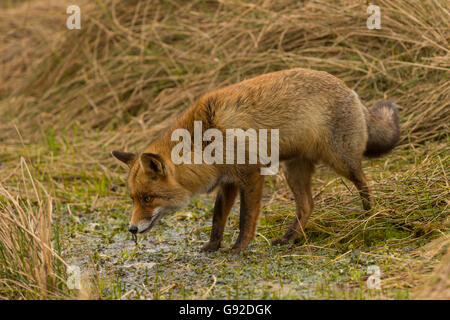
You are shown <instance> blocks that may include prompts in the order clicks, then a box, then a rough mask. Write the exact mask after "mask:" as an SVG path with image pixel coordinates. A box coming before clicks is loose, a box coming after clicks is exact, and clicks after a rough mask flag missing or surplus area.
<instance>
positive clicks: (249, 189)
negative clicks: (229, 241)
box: [226, 171, 264, 254]
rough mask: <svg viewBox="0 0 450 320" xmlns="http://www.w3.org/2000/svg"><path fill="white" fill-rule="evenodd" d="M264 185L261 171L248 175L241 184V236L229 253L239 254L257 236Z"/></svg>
mask: <svg viewBox="0 0 450 320" xmlns="http://www.w3.org/2000/svg"><path fill="white" fill-rule="evenodd" d="M263 186H264V176H261V175H260V174H259V171H258V172H256V173H254V174H252V175H250V176H249V177H247V179H246V182H245V184H244V185H243V186H241V190H240V191H241V193H240V195H241V208H240V215H239V229H240V232H239V237H238V239H237V240H236V243H235V244H234V246H233V247H232V248H231V249H228V250H226V252H228V253H234V254H238V253H240V252H241V251H242V250H244V249H245V248H247V246H248V245H249V243H250V241H252V239H253V237H254V236H255V231H256V225H257V223H258V216H259V212H260V210H261V197H262V192H263Z"/></svg>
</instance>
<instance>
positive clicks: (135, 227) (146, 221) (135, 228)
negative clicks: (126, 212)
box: [128, 208, 164, 234]
mask: <svg viewBox="0 0 450 320" xmlns="http://www.w3.org/2000/svg"><path fill="white" fill-rule="evenodd" d="M163 215H164V214H163V211H162V210H161V208H156V209H155V210H154V211H153V214H152V215H151V216H149V217H145V218H142V219H140V220H138V221H135V219H133V218H134V217H132V219H131V223H130V225H129V226H128V231H130V232H131V233H132V234H137V233H146V232H148V231H149V230H150V229H151V228H152V227H153V226H154V225H155V223H156V222H158V221H159V220H160V219H161V218H162V216H163Z"/></svg>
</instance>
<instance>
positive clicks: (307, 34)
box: [0, 0, 450, 298]
mask: <svg viewBox="0 0 450 320" xmlns="http://www.w3.org/2000/svg"><path fill="white" fill-rule="evenodd" d="M21 2H22V1H21ZM69 4H72V3H71V1H59V0H58V1H57V0H30V1H23V3H22V4H21V3H19V2H18V1H11V2H8V5H6V6H4V7H6V8H7V9H0V84H1V85H0V132H1V134H0V184H1V186H2V189H1V190H2V191H1V195H0V204H1V206H2V209H1V210H2V211H1V215H2V217H5V219H6V218H7V219H9V220H2V221H3V222H2V221H0V237H3V238H2V244H1V245H0V248H1V249H2V250H6V251H5V252H7V253H8V257H10V259H12V260H11V264H7V265H5V266H6V267H5V268H4V269H1V270H8V272H9V273H8V275H9V276H6V277H5V276H2V277H1V281H2V282H1V284H0V296H3V297H8V295H9V297H18V298H30V297H57V296H59V295H60V294H61V295H64V294H65V293H63V292H66V291H65V290H64V288H63V287H61V285H62V284H61V282H60V280H61V279H59V278H58V277H61V276H62V275H64V273H60V272H59V271H58V270H59V269H58V268H60V266H59V267H58V264H60V263H62V264H63V262H62V261H61V260H59V258H57V256H55V254H54V250H53V249H51V248H52V247H51V243H50V238H52V236H51V235H50V218H49V217H50V215H51V213H53V214H54V215H56V216H58V215H59V214H60V213H61V212H65V210H70V207H72V208H74V209H73V210H76V208H78V209H79V210H85V211H86V212H87V213H93V212H97V211H101V212H107V211H108V210H111V209H113V208H121V209H124V210H126V209H127V208H128V205H129V203H128V202H127V201H126V199H122V198H121V197H122V195H123V192H124V190H123V189H122V187H123V171H121V170H120V169H118V168H117V166H116V164H115V162H114V161H113V160H112V159H111V157H110V156H109V152H110V151H111V150H113V149H120V148H124V149H128V150H141V149H142V148H143V147H144V146H145V145H146V144H147V143H148V142H149V141H150V139H151V137H153V136H155V135H156V134H157V133H158V132H160V131H161V130H162V129H164V128H165V127H166V126H167V125H168V124H169V123H170V122H171V121H172V120H173V118H174V116H175V115H176V114H177V113H179V112H180V111H182V110H184V109H185V108H186V107H188V106H189V105H190V104H191V103H192V102H193V101H194V100H195V99H196V98H197V97H199V96H200V95H201V94H202V93H204V92H206V91H208V90H211V89H214V88H217V87H221V86H225V85H228V84H231V83H235V82H237V81H240V80H242V79H245V78H249V77H251V76H254V75H257V74H261V73H265V72H270V71H275V70H281V69H286V68H292V67H304V68H313V69H319V70H325V71H328V72H330V73H332V74H333V75H335V76H337V77H339V78H341V79H342V80H344V81H345V82H346V83H347V84H348V85H349V86H350V87H351V88H353V89H355V90H356V91H357V92H358V94H359V95H360V96H361V98H362V100H363V101H364V102H365V103H366V105H367V106H371V105H372V104H373V103H374V102H375V101H377V100H379V99H384V98H389V99H392V100H394V101H396V102H397V103H398V104H399V105H400V106H401V107H402V109H401V127H402V141H401V145H400V146H399V147H397V149H396V151H395V152H394V154H392V155H390V156H389V157H387V158H386V160H380V161H378V162H377V161H375V162H370V164H371V165H373V167H371V168H372V169H369V170H368V171H369V172H368V175H369V177H370V179H371V181H373V184H374V189H375V193H376V198H377V199H382V200H380V201H379V203H378V204H377V207H376V208H375V209H374V210H372V211H371V212H369V213H367V214H366V215H364V216H360V215H359V214H358V213H359V211H358V213H354V212H353V211H352V210H351V209H349V208H351V207H352V206H354V202H355V196H348V195H347V196H345V194H346V193H348V190H346V187H345V186H344V185H343V184H342V183H341V180H339V179H334V180H331V181H330V180H329V175H326V176H323V177H320V176H319V178H318V180H317V182H318V183H316V184H317V185H319V184H320V187H319V188H318V190H317V191H316V213H315V216H314V215H313V219H312V221H311V224H310V226H309V227H308V228H307V230H306V231H307V235H308V240H307V241H306V242H305V243H303V244H302V245H304V246H305V250H306V249H307V248H308V247H309V246H310V245H311V246H321V247H324V248H327V250H328V249H330V250H335V251H338V252H340V253H339V254H338V255H337V256H336V257H335V260H336V261H339V259H340V257H341V256H342V257H345V256H346V254H348V252H350V251H351V250H352V248H353V247H359V246H365V245H367V244H368V243H369V244H371V245H374V244H375V245H377V243H378V242H377V241H378V240H380V239H381V238H383V237H388V234H387V232H385V233H383V232H382V231H386V230H391V229H392V230H394V231H393V232H394V234H395V236H393V237H392V239H388V240H387V244H386V245H388V246H389V249H386V252H387V251H389V250H391V249H392V248H395V249H398V248H400V249H401V248H403V247H405V246H408V245H411V244H414V245H423V244H426V243H431V241H432V240H433V239H435V238H437V237H439V236H441V237H448V229H449V225H448V223H449V220H448V205H449V202H448V197H449V185H448V175H449V168H450V164H449V160H450V159H449V148H448V142H449V140H448V132H449V127H448V125H449V123H450V81H449V74H450V73H449V71H450V46H449V41H450V13H449V12H450V8H449V5H448V1H445V0H436V1H432V0H425V1H422V0H412V1H396V0H381V1H378V2H377V5H379V6H380V8H381V14H382V21H381V23H382V29H381V30H368V29H367V28H366V19H367V16H368V14H366V4H364V3H361V2H360V1H351V0H340V1H334V2H330V1H325V0H317V1H287V0H282V1H255V2H251V1H200V0H194V1H182V0H170V1H144V0H133V1H118V0H116V1H114V0H104V1H103V0H99V1H96V2H93V1H87V0H86V1H81V2H79V6H80V7H81V11H82V29H81V30H80V31H76V30H73V31H71V30H67V29H66V28H65V19H66V17H67V15H66V13H65V10H66V7H67V5H69ZM17 131H19V132H20V135H19V134H17ZM21 157H25V158H26V159H27V161H28V163H30V164H31V165H32V166H33V168H34V169H33V170H35V174H33V176H34V177H35V179H36V180H37V181H40V183H42V186H38V185H40V183H38V182H37V181H36V180H33V181H35V185H36V188H37V189H38V190H48V195H47V193H45V192H44V193H43V194H44V195H45V196H42V197H41V196H40V195H38V194H41V192H42V191H38V192H37V193H36V192H35V191H33V190H31V191H32V192H30V191H29V193H27V194H24V193H23V190H25V189H23V188H24V186H23V185H21V184H22V180H23V177H24V176H26V177H27V179H31V177H29V176H28V174H27V173H26V171H25V175H24V174H23V173H22V168H24V167H23V166H24V162H23V161H22V160H21ZM369 167H370V166H369ZM29 181H31V180H29ZM277 182H279V183H281V182H282V179H281V178H280V177H278V178H277ZM112 185H114V186H112ZM117 185H118V186H119V188H118V187H117ZM28 187H29V185H28ZM41 188H42V189H41ZM350 188H351V187H350ZM114 190H115V191H114ZM351 190H352V189H351ZM274 191H275V192H274V194H273V195H272V196H271V197H272V199H271V200H270V202H269V204H270V205H269V206H268V208H269V209H267V210H268V212H269V213H270V217H269V218H268V219H267V223H266V224H263V225H262V226H261V227H260V231H261V233H262V234H264V235H266V236H267V237H269V236H271V235H272V234H273V233H276V232H280V230H281V229H280V228H281V227H280V226H279V224H278V222H280V220H281V219H286V216H285V215H284V216H282V215H281V214H278V213H277V211H278V207H277V206H279V205H280V204H283V203H284V202H285V201H284V200H283V199H285V200H286V199H288V201H287V202H288V203H291V202H292V201H291V200H289V199H290V198H289V195H288V194H287V193H286V190H285V189H284V188H282V187H280V186H279V184H277V186H276V187H275V188H274ZM343 194H344V196H342V195H343ZM18 195H20V198H19V200H18V198H17V196H18ZM49 197H50V198H51V199H52V200H51V201H50V200H49V199H50V198H49ZM336 199H338V200H339V205H336ZM51 203H54V208H53V209H52V210H53V211H51V209H50V207H49V205H50V204H51ZM271 205H275V207H276V208H275V209H274V208H272V207H270V206H271ZM67 208H69V209H67ZM80 208H83V209H80ZM291 209H292V208H290V209H289V211H292V210H291ZM349 210H350V212H351V214H350V215H343V212H347V211H349ZM282 213H283V212H282ZM284 213H285V212H284ZM289 219H290V218H289ZM4 221H15V222H14V223H13V224H9V223H6V224H5V222H4ZM283 221H284V220H283ZM275 222H276V223H275ZM18 223H20V224H18ZM286 223H288V222H287V220H286ZM286 223H285V224H286ZM5 228H6V229H5ZM8 228H9V229H8ZM11 228H12V229H11ZM4 230H8V232H7V233H4V232H3V231H4ZM10 231H13V233H11V235H12V238H11V239H10V238H8V239H9V240H3V239H6V238H4V237H6V235H8V237H10ZM2 232H3V233H2ZM401 232H404V235H405V237H403V236H402V237H401V238H398V237H397V235H398V234H399V233H401ZM402 234H403V233H402ZM21 237H25V238H24V239H26V241H27V242H26V243H27V244H28V243H29V245H30V246H31V247H33V248H36V249H35V250H33V251H32V252H28V251H24V250H23V247H21V246H19V242H17V241H18V239H22V238H21ZM53 237H54V235H53ZM3 241H9V242H5V244H3ZM6 243H8V245H6ZM350 246H352V248H350ZM373 250H375V251H373V252H372V251H369V253H368V254H369V255H373V256H377V255H379V254H381V253H380V252H384V251H383V250H381V249H373ZM380 250H381V251H380ZM420 252H421V251H417V253H414V254H412V255H408V254H405V255H404V256H402V257H400V258H397V259H398V260H394V261H393V262H392V264H393V266H392V270H393V271H392V274H391V275H389V277H387V278H386V279H385V280H386V281H385V285H386V287H388V288H395V287H402V288H405V287H413V288H414V287H416V286H418V285H420V284H423V282H424V277H423V274H427V273H429V272H430V271H431V269H432V267H433V266H434V265H435V264H436V263H437V260H439V259H440V255H438V256H436V257H437V258H432V257H431V258H430V257H428V256H424V255H423V254H421V253H420ZM14 253H17V254H16V256H14ZM447 256H448V254H447ZM22 257H26V259H25V260H23V261H22ZM433 257H434V256H433ZM445 259H447V258H443V261H444V262H443V263H445V261H446V260H445ZM3 260H4V261H6V260H5V259H3ZM3 260H2V259H1V258H0V261H3ZM8 261H9V260H8ZM21 261H22V262H21ZM58 261H59V262H58ZM395 261H396V262H395ZM8 263H9V262H8ZM14 263H17V264H14ZM55 263H56V264H55ZM34 264H36V266H40V267H39V268H34V269H32V270H31V269H30V266H33V265H34ZM15 265H18V266H19V268H18V269H17V270H16V271H14V270H15V269H11V268H12V266H15ZM8 266H9V267H8ZM406 266H409V267H406ZM8 268H9V269H8ZM55 268H56V269H55ZM442 268H443V269H437V270H438V271H436V272H437V273H438V272H440V271H439V270H444V271H445V265H444V266H443V267H442ZM13 271H14V272H13ZM2 272H3V271H2ZM11 279H12V280H11ZM16 279H17V281H16ZM14 281H16V282H14ZM8 288H9V289H8ZM55 288H56V291H55ZM424 290H425V289H424ZM441 297H442V296H441Z"/></svg>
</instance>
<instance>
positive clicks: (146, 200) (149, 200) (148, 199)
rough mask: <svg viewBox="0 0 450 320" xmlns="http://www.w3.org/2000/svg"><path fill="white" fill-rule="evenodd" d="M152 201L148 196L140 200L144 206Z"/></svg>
mask: <svg viewBox="0 0 450 320" xmlns="http://www.w3.org/2000/svg"><path fill="white" fill-rule="evenodd" d="M152 200H153V198H152V197H150V196H146V197H144V198H142V202H144V203H146V204H147V203H150V202H151V201H152Z"/></svg>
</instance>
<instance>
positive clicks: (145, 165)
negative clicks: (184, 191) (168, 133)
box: [139, 153, 166, 177]
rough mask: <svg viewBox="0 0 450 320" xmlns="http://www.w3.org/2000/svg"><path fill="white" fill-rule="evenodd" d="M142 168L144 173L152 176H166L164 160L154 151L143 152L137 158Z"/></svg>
mask: <svg viewBox="0 0 450 320" xmlns="http://www.w3.org/2000/svg"><path fill="white" fill-rule="evenodd" d="M139 162H140V164H141V167H142V169H143V170H144V172H145V173H148V174H150V175H151V176H152V177H164V176H166V166H165V165H164V160H163V159H162V158H161V157H160V156H159V155H157V154H154V153H143V154H141V157H140V158H139Z"/></svg>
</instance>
